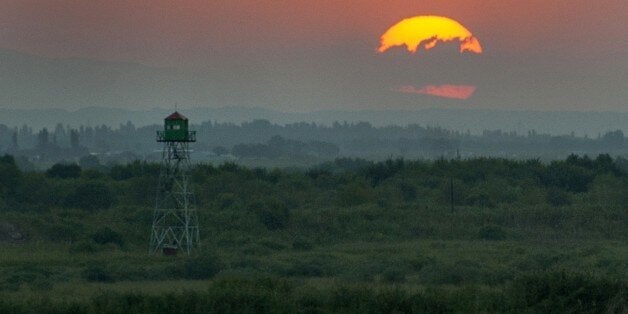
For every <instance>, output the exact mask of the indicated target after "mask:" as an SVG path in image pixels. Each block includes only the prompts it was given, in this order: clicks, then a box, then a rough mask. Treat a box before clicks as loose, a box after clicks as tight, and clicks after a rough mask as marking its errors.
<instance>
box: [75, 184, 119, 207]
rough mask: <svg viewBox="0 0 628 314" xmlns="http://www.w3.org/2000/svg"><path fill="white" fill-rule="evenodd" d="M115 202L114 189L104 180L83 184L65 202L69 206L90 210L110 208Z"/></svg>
mask: <svg viewBox="0 0 628 314" xmlns="http://www.w3.org/2000/svg"><path fill="white" fill-rule="evenodd" d="M114 202H115V197H114V194H113V191H112V190H111V188H109V187H108V186H107V185H105V184H104V183H102V182H87V183H84V184H81V185H79V186H78V187H77V188H76V190H75V191H74V193H71V194H70V195H68V196H67V198H66V200H65V204H66V206H68V207H74V208H81V209H84V210H89V211H94V210H100V209H107V208H110V207H111V206H112V205H113V203H114Z"/></svg>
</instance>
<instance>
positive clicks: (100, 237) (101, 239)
mask: <svg viewBox="0 0 628 314" xmlns="http://www.w3.org/2000/svg"><path fill="white" fill-rule="evenodd" d="M92 240H94V242H96V243H98V244H107V243H113V244H115V245H117V246H122V245H123V244H124V241H123V240H122V237H121V236H120V234H119V233H117V232H115V231H113V230H111V228H109V227H105V228H101V229H99V230H98V231H96V233H94V235H93V236H92Z"/></svg>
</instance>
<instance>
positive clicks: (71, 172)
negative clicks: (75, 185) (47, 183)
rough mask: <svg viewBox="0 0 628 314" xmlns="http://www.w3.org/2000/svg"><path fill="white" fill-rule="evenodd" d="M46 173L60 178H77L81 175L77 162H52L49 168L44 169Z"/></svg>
mask: <svg viewBox="0 0 628 314" xmlns="http://www.w3.org/2000/svg"><path fill="white" fill-rule="evenodd" d="M46 175H47V176H48V177H51V178H60V179H69V178H78V177H79V176H80V175H81V167H80V166H79V165H77V164H69V165H64V164H54V165H53V166H52V167H51V168H50V169H48V170H46Z"/></svg>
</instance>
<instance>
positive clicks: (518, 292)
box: [511, 271, 628, 313]
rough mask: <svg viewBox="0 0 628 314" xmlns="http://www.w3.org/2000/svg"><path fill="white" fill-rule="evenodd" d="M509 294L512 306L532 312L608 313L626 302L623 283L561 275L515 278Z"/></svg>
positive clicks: (613, 280) (557, 273)
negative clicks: (622, 302) (622, 301)
mask: <svg viewBox="0 0 628 314" xmlns="http://www.w3.org/2000/svg"><path fill="white" fill-rule="evenodd" d="M511 290H512V291H511V294H512V298H513V301H514V303H515V306H516V307H517V308H521V309H528V310H532V311H533V312H550V311H551V312H571V313H586V312H591V313H592V312H605V310H604V309H605V308H606V310H608V312H609V313H610V312H614V311H613V310H612V309H611V307H613V306H617V305H616V304H614V303H617V302H618V300H624V302H625V300H627V299H628V285H627V284H626V283H625V282H621V281H619V280H617V279H608V278H594V277H591V276H589V275H583V274H570V273H566V272H564V271H562V272H551V273H540V274H530V275H525V276H522V277H519V278H517V279H515V280H514V282H513V283H512V286H511ZM619 302H621V301H619ZM615 310H617V312H618V313H619V312H622V311H621V310H620V309H615ZM624 310H625V308H624Z"/></svg>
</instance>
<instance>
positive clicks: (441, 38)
mask: <svg viewBox="0 0 628 314" xmlns="http://www.w3.org/2000/svg"><path fill="white" fill-rule="evenodd" d="M380 40H381V42H380V46H379V48H377V51H378V52H384V51H386V50H388V49H389V48H391V47H395V46H403V45H405V46H406V48H407V49H408V51H410V52H412V53H414V52H416V51H417V50H418V49H419V47H420V46H421V44H423V47H424V48H425V50H429V49H432V48H434V47H435V46H436V44H438V42H447V41H452V40H458V41H459V42H460V52H461V53H462V52H465V51H470V52H473V53H482V46H481V45H480V41H479V40H478V39H477V38H475V37H474V36H473V34H471V32H470V31H469V30H468V29H467V28H465V27H464V26H462V24H460V23H458V22H456V21H455V20H452V19H450V18H447V17H442V16H435V15H424V16H415V17H411V18H407V19H403V20H401V22H399V23H397V24H395V25H393V26H391V27H390V28H389V29H388V30H387V31H386V32H385V33H384V34H383V35H382V37H381V39H380Z"/></svg>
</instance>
